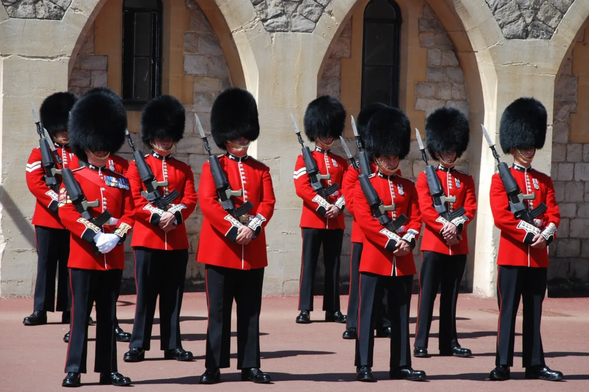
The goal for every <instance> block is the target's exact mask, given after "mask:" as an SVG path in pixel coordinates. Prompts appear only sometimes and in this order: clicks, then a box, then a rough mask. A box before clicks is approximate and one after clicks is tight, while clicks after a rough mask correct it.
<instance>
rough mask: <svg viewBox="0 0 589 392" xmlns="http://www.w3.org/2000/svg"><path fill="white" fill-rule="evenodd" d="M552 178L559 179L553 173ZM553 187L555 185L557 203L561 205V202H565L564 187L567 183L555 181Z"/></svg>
mask: <svg viewBox="0 0 589 392" xmlns="http://www.w3.org/2000/svg"><path fill="white" fill-rule="evenodd" d="M557 166H558V164H557ZM552 176H553V177H554V179H556V178H557V176H556V175H555V173H553V174H552ZM553 185H554V197H555V198H556V202H557V203H560V202H562V201H564V185H565V183H564V182H562V181H554V183H553Z"/></svg>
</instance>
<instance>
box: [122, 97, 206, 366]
mask: <svg viewBox="0 0 589 392" xmlns="http://www.w3.org/2000/svg"><path fill="white" fill-rule="evenodd" d="M185 117H186V115H185V112H184V106H183V105H182V103H181V102H180V101H178V100H177V99H176V98H174V97H171V96H169V95H162V96H159V97H157V98H154V99H152V100H151V101H150V102H148V103H147V105H146V106H145V108H144V109H143V114H142V116H141V139H142V140H143V142H144V143H145V144H146V145H148V146H150V147H151V148H152V151H151V153H150V154H148V155H146V156H145V162H146V164H147V165H148V166H149V168H150V169H151V172H152V173H153V176H154V179H155V180H156V181H159V182H167V185H166V186H162V187H159V188H157V189H156V190H155V191H156V192H158V194H157V196H159V198H160V202H149V201H148V200H147V199H146V198H145V197H144V194H146V193H147V188H146V185H145V184H144V183H143V182H142V180H141V177H142V175H141V174H140V173H139V170H138V168H137V167H138V166H137V163H136V162H132V163H131V165H130V167H129V171H128V172H127V176H128V178H129V182H130V184H131V191H132V192H133V199H134V201H135V209H136V213H135V219H136V221H135V227H134V232H133V239H132V240H131V246H132V247H133V250H134V252H135V280H136V285H137V306H136V308H135V322H134V324H133V335H132V338H131V343H130V344H129V348H130V350H129V351H128V352H127V353H125V356H124V360H125V362H138V361H142V360H143V359H144V356H145V350H149V348H150V345H151V329H152V327H153V317H154V313H155V306H156V301H157V298H158V296H159V298H160V300H159V310H160V312H159V313H160V331H161V333H160V346H161V349H162V350H164V358H166V359H177V360H178V361H190V360H192V359H193V355H192V353H191V352H190V351H185V350H184V349H183V348H182V340H181V335H180V310H181V307H182V297H183V295H184V280H185V277H186V265H187V263H188V249H189V247H190V246H189V244H188V235H187V234H186V224H185V222H186V219H188V217H189V216H190V215H191V214H192V213H193V212H194V210H195V208H196V202H197V199H198V197H197V194H196V190H195V188H194V175H193V174H192V169H191V168H190V166H189V165H187V164H186V163H184V162H182V161H179V160H178V159H176V158H175V157H173V156H172V155H171V153H172V150H173V149H174V146H175V144H176V143H178V142H179V141H180V139H182V136H183V135H184V125H185V122H186V121H185ZM174 191H176V192H177V196H176V198H175V199H174V200H170V199H171V197H168V196H169V195H170V194H172V193H173V192H174ZM172 197H173V196H172ZM164 199H165V201H164ZM162 207H163V208H162Z"/></svg>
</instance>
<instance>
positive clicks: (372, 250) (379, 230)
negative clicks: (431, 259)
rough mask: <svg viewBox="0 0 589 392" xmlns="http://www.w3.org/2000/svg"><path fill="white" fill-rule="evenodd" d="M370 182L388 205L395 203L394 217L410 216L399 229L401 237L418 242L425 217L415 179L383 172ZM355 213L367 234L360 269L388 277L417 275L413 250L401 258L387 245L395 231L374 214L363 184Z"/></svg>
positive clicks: (355, 193) (355, 201)
mask: <svg viewBox="0 0 589 392" xmlns="http://www.w3.org/2000/svg"><path fill="white" fill-rule="evenodd" d="M370 182H371V183H372V186H373V187H374V189H375V190H376V192H377V193H378V195H379V197H380V199H381V200H382V202H383V204H384V205H385V206H387V205H391V204H392V203H393V202H394V203H395V206H396V210H395V211H390V212H388V214H389V216H390V217H391V218H392V219H393V220H395V219H396V218H398V217H399V216H401V214H405V215H406V216H407V218H408V221H407V223H405V225H404V226H403V227H401V229H400V230H399V233H398V234H399V236H400V237H402V238H403V239H405V240H407V241H409V242H411V241H412V240H415V241H416V240H417V237H418V235H419V231H420V230H421V216H420V213H419V203H418V201H417V191H416V190H415V185H414V184H413V182H411V181H410V180H408V179H406V178H403V177H400V176H398V175H393V176H385V175H383V174H381V173H380V172H378V173H377V174H376V175H374V176H373V177H372V178H371V179H370ZM354 216H355V217H356V221H357V222H358V225H359V226H360V228H361V229H362V231H363V232H364V235H365V236H366V240H365V241H364V248H363V250H362V259H361V260H360V272H371V273H374V274H378V275H384V276H405V275H414V274H415V272H416V270H415V262H414V260H413V253H411V252H410V253H409V254H407V255H405V256H401V257H397V256H395V255H393V252H392V251H391V250H388V249H387V248H386V247H387V244H389V241H390V237H391V233H390V232H389V231H388V230H387V229H385V228H384V227H383V226H382V225H381V224H380V222H379V221H378V220H377V219H376V218H374V217H373V216H372V212H371V211H370V206H369V205H368V202H367V201H366V197H364V193H363V192H362V188H361V187H360V186H357V187H356V190H355V192H354Z"/></svg>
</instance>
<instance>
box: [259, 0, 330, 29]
mask: <svg viewBox="0 0 589 392" xmlns="http://www.w3.org/2000/svg"><path fill="white" fill-rule="evenodd" d="M250 1H251V2H252V4H253V5H254V8H255V10H256V13H257V14H258V17H259V18H260V20H261V21H262V23H263V24H264V28H265V29H266V31H268V32H270V33H276V32H285V31H291V32H297V33H312V32H313V30H315V26H316V24H317V21H318V20H319V18H321V15H323V13H324V12H325V7H327V5H328V4H329V3H331V0H250Z"/></svg>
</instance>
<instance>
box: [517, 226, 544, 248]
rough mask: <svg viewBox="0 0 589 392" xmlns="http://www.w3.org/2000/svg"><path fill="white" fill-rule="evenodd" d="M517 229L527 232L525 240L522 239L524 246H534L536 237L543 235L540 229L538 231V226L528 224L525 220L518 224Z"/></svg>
mask: <svg viewBox="0 0 589 392" xmlns="http://www.w3.org/2000/svg"><path fill="white" fill-rule="evenodd" d="M516 228H517V229H519V230H523V231H525V232H526V234H525V235H524V238H523V239H522V242H523V243H524V244H528V245H529V244H533V243H534V237H535V236H536V235H538V234H541V231H540V229H538V228H537V227H536V226H534V225H532V224H531V223H528V222H526V221H524V220H520V221H519V223H518V224H517V227H516Z"/></svg>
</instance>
